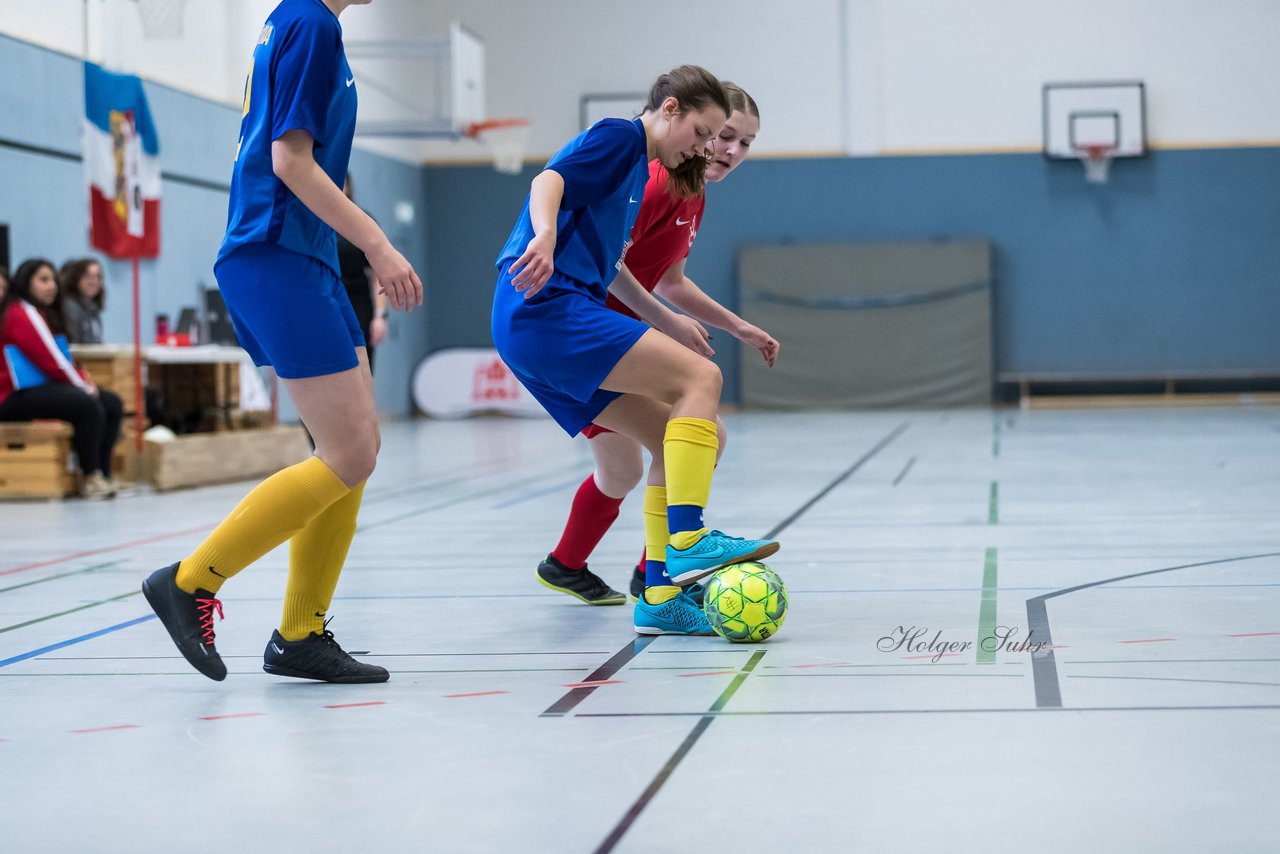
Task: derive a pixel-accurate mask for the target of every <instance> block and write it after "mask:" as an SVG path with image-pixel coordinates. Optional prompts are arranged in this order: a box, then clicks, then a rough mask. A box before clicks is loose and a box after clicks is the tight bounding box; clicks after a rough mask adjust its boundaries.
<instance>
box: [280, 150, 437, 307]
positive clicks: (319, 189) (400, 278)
mask: <svg viewBox="0 0 1280 854" xmlns="http://www.w3.org/2000/svg"><path fill="white" fill-rule="evenodd" d="M314 145H315V142H314V140H313V139H312V137H311V134H310V133H308V132H307V131H305V130H303V129H301V128H294V129H293V130H289V131H286V132H284V133H283V134H281V135H280V137H279V138H278V139H276V140H275V141H274V142H272V143H271V169H272V171H273V172H275V174H276V177H277V178H279V179H280V180H281V181H283V182H284V185H285V186H286V187H288V188H289V191H290V192H291V193H293V194H294V195H295V196H297V197H298V199H299V201H301V202H302V203H303V204H304V205H306V206H307V207H308V208H309V209H310V210H311V212H312V213H314V214H315V215H316V216H318V217H319V218H320V219H321V220H322V221H323V222H324V223H325V224H326V225H328V226H329V227H330V228H332V229H333V230H334V231H336V232H338V233H339V234H341V235H342V236H343V237H345V238H346V239H347V240H350V241H351V242H352V243H354V244H355V245H356V246H358V247H360V249H362V250H363V251H364V254H365V256H366V257H368V259H369V266H370V267H371V268H372V269H373V273H374V275H375V276H376V277H377V279H378V282H379V283H380V284H381V288H382V291H383V292H384V293H385V294H386V295H387V296H388V298H390V300H391V304H392V305H393V306H395V307H396V308H398V309H403V310H409V309H411V308H413V307H414V306H418V305H422V280H421V279H419V278H418V274H417V273H416V272H414V270H413V266H412V265H411V264H410V263H409V262H408V260H407V259H406V258H405V257H404V256H403V255H401V254H400V253H399V252H398V251H397V250H396V248H395V247H394V246H392V245H391V241H390V240H388V239H387V236H386V235H385V234H383V232H382V229H381V228H379V227H378V224H377V223H376V222H374V221H373V217H371V216H369V215H368V214H367V213H365V212H364V211H362V210H360V207H359V206H358V205H357V204H356V203H355V202H353V201H351V200H350V199H348V198H347V197H346V196H345V195H343V193H342V189H341V188H340V187H339V186H338V185H337V184H335V183H333V181H331V180H330V179H329V176H328V175H326V174H325V171H324V170H323V169H321V168H320V164H318V163H316V159H315V156H314V155H313V154H312V149H313V147H314Z"/></svg>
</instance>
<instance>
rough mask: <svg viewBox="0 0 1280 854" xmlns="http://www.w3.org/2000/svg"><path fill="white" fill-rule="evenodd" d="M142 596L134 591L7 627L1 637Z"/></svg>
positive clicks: (1, 632)
mask: <svg viewBox="0 0 1280 854" xmlns="http://www.w3.org/2000/svg"><path fill="white" fill-rule="evenodd" d="M141 595H142V591H141V590H132V591H130V592H128V593H121V594H120V595H119V596H112V597H110V598H108V599H99V600H98V601H97V602H90V603H88V604H87V605H78V606H76V607H75V608H69V609H67V610H66V611H59V612H58V613H56V614H45V615H44V616H43V617H36V618H35V619H34V620H27V621H26V622H25V623H14V624H13V625H12V626H5V627H4V628H2V629H0V635H2V634H4V633H5V632H11V631H13V630H15V629H25V628H26V627H27V626H34V625H36V624H37V623H43V622H46V621H48V620H53V619H56V618H58V617H65V616H66V615H67V614H74V613H76V612H78V611H84V610H87V609H89V608H96V607H98V606H99V605H106V604H109V603H111V602H119V601H120V600H121V599H128V598H130V597H131V596H141Z"/></svg>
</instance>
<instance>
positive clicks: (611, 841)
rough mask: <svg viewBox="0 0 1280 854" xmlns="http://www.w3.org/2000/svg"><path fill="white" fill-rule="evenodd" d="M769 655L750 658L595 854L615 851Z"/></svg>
mask: <svg viewBox="0 0 1280 854" xmlns="http://www.w3.org/2000/svg"><path fill="white" fill-rule="evenodd" d="M766 651H767V650H763V649H761V650H757V651H756V652H755V654H753V655H752V656H751V658H749V659H747V662H746V663H745V664H743V665H742V670H740V671H739V672H738V675H737V676H735V677H733V681H732V682H730V683H729V687H727V688H725V689H724V691H722V692H721V694H720V696H719V697H717V698H716V701H715V702H714V703H712V704H711V708H710V709H708V710H707V711H706V712H703V713H701V714H702V719H701V720H699V721H698V723H697V725H696V726H695V727H694V728H693V732H691V733H689V734H688V735H687V736H685V739H684V741H683V742H681V743H680V746H679V747H677V748H676V752H675V753H673V754H671V758H670V759H668V760H667V764H665V765H663V766H662V770H660V771H659V772H658V775H657V776H656V777H654V778H653V781H652V782H651V783H649V785H648V786H647V787H646V788H645V790H644V791H643V792H642V793H641V794H640V797H638V798H636V802H635V803H634V804H632V805H631V808H630V809H629V810H627V812H626V815H624V816H623V817H622V820H621V821H619V822H618V823H617V825H615V826H614V828H613V830H611V831H610V832H609V835H608V836H606V837H605V839H604V842H601V843H600V846H599V847H598V848H596V850H595V854H608V852H610V851H612V850H613V848H614V846H615V845H617V844H618V842H619V841H620V840H621V839H622V837H623V835H624V834H625V833H626V832H627V830H629V829H630V828H631V825H632V824H634V823H635V820H636V819H637V818H639V817H640V813H642V812H644V808H645V807H647V806H648V805H649V802H650V801H652V800H653V796H654V795H656V794H658V790H659V789H661V788H662V784H663V783H665V782H667V778H669V777H670V776H671V775H672V773H674V772H675V770H676V766H678V765H679V764H680V762H681V760H683V759H684V758H685V756H687V755H688V754H689V751H690V750H692V749H693V746H694V745H695V744H697V743H698V739H699V738H701V737H702V734H703V733H704V732H706V731H707V727H709V726H711V722H712V721H714V720H715V719H716V715H717V714H719V713H720V712H721V711H722V710H723V709H724V707H725V706H726V705H727V704H728V703H729V701H730V700H731V699H733V695H734V694H736V693H737V691H738V689H739V688H740V687H742V683H743V682H745V681H746V679H747V676H748V675H750V673H751V671H752V670H754V669H755V666H756V664H757V663H759V661H760V659H762V658H764V654H765V652H766ZM695 714H697V713H695Z"/></svg>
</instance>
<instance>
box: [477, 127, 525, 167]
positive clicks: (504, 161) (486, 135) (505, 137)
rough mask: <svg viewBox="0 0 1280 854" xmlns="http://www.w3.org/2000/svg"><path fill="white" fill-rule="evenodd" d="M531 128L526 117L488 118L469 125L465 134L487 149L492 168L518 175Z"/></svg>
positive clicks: (522, 165) (522, 163)
mask: <svg viewBox="0 0 1280 854" xmlns="http://www.w3.org/2000/svg"><path fill="white" fill-rule="evenodd" d="M531 130H532V128H531V127H530V126H529V120H528V119H489V120H488V121H483V122H476V123H474V124H473V125H471V127H470V128H468V129H467V133H466V135H467V136H469V137H471V138H472V139H475V140H479V141H480V143H481V144H483V145H484V147H485V148H487V149H489V153H490V154H491V155H492V156H493V168H494V169H496V170H497V171H499V172H501V173H503V174H504V175H519V174H520V170H522V169H523V168H524V153H525V150H526V149H527V148H528V147H529V133H530V131H531Z"/></svg>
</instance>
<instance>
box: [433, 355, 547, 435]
mask: <svg viewBox="0 0 1280 854" xmlns="http://www.w3.org/2000/svg"><path fill="white" fill-rule="evenodd" d="M413 401H414V403H416V404H417V405H418V408H419V409H421V410H422V411H423V412H425V413H426V414H428V415H430V416H432V417H433V418H461V417H464V416H467V415H475V414H477V413H481V412H501V413H504V414H508V415H528V416H545V415H546V414H547V413H546V411H545V410H543V408H542V406H541V405H540V404H539V403H538V401H536V400H534V399H533V395H531V394H529V392H528V390H527V389H525V387H524V386H522V385H520V381H519V380H517V379H516V378H515V376H514V375H513V374H512V373H511V371H510V369H508V368H507V366H506V365H505V364H504V363H503V361H502V359H501V358H499V357H498V351H497V350H488V349H484V348H481V347H457V348H453V349H450V350H440V351H439V352H436V353H432V354H431V355H430V356H428V357H427V358H425V359H423V360H422V362H421V364H419V365H418V369H417V370H416V371H414V374H413Z"/></svg>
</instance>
